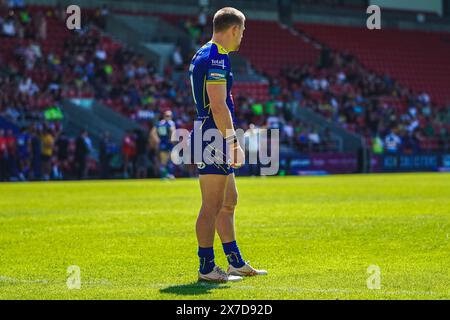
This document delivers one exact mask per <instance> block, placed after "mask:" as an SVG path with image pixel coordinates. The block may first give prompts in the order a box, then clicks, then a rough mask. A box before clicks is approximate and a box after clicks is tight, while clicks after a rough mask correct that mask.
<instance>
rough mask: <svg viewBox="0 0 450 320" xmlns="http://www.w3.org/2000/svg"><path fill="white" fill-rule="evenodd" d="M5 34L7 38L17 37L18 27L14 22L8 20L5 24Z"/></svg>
mask: <svg viewBox="0 0 450 320" xmlns="http://www.w3.org/2000/svg"><path fill="white" fill-rule="evenodd" d="M3 34H4V35H6V36H10V37H14V36H15V35H16V27H15V26H14V21H13V20H7V21H5V23H4V24H3Z"/></svg>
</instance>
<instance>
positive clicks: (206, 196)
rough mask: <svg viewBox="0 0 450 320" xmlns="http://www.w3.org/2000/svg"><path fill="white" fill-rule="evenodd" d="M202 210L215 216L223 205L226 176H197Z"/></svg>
mask: <svg viewBox="0 0 450 320" xmlns="http://www.w3.org/2000/svg"><path fill="white" fill-rule="evenodd" d="M199 181H200V190H201V193H202V207H203V209H205V210H207V211H210V212H212V213H214V214H217V213H218V211H219V210H220V208H221V207H222V205H223V203H224V198H225V189H226V187H227V181H228V176H226V175H220V174H204V175H200V176H199Z"/></svg>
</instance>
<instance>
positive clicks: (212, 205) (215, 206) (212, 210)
mask: <svg viewBox="0 0 450 320" xmlns="http://www.w3.org/2000/svg"><path fill="white" fill-rule="evenodd" d="M221 208H222V202H221V201H213V202H209V203H204V204H203V205H202V214H205V215H208V216H213V217H214V216H216V215H217V214H218V213H219V211H220V209H221Z"/></svg>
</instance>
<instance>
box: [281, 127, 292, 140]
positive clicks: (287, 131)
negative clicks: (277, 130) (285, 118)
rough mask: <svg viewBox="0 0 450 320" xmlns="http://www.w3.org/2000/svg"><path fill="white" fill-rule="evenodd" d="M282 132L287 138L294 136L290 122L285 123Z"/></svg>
mask: <svg viewBox="0 0 450 320" xmlns="http://www.w3.org/2000/svg"><path fill="white" fill-rule="evenodd" d="M283 132H284V134H285V135H286V136H287V137H288V138H289V139H292V138H293V137H294V127H292V126H291V125H290V124H288V123H286V124H285V125H284V126H283Z"/></svg>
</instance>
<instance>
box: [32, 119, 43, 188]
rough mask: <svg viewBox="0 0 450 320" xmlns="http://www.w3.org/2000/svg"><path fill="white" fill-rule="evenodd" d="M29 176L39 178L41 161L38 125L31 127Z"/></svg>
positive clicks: (39, 129)
mask: <svg viewBox="0 0 450 320" xmlns="http://www.w3.org/2000/svg"><path fill="white" fill-rule="evenodd" d="M30 133H31V167H32V171H31V178H32V179H34V180H39V179H41V175H42V170H41V169H42V168H41V166H42V161H41V128H40V127H39V126H35V127H34V126H33V127H31V132H30Z"/></svg>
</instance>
